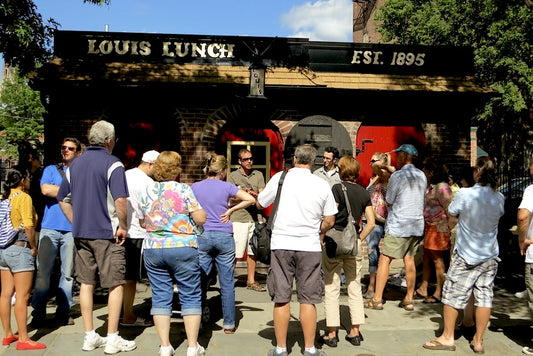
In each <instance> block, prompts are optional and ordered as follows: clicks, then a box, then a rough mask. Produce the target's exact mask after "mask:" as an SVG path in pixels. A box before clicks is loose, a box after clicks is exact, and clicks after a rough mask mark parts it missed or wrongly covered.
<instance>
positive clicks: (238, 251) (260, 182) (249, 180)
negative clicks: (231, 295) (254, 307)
mask: <svg viewBox="0 0 533 356" xmlns="http://www.w3.org/2000/svg"><path fill="white" fill-rule="evenodd" d="M239 164H240V165H241V166H240V167H239V168H238V169H236V170H235V171H233V172H231V173H230V175H229V176H228V182H230V183H233V184H235V185H236V186H238V187H240V188H241V189H244V190H245V191H246V193H248V194H251V195H252V196H253V197H254V198H256V199H257V195H258V194H259V193H261V191H263V189H264V188H265V178H264V177H263V173H261V172H260V171H258V170H254V169H252V166H253V164H254V161H253V156H252V152H250V151H249V150H247V149H244V148H243V149H242V150H240V151H239ZM231 203H232V204H237V203H238V202H234V201H232V202H231ZM231 221H232V223H233V238H234V239H235V257H236V258H242V257H243V256H244V251H245V250H247V252H248V257H247V259H246V263H247V265H248V280H247V282H246V286H247V288H248V289H251V290H254V291H257V292H265V291H266V288H265V287H264V286H262V285H261V284H259V283H258V282H257V281H256V280H255V267H256V263H257V257H255V256H254V254H253V252H252V250H251V248H250V246H249V244H248V242H249V241H250V237H252V233H253V232H254V227H255V222H263V221H264V218H263V215H262V214H261V211H260V210H258V209H257V208H256V206H255V204H254V205H251V206H249V207H248V208H246V209H241V210H237V211H235V212H234V213H233V214H231Z"/></svg>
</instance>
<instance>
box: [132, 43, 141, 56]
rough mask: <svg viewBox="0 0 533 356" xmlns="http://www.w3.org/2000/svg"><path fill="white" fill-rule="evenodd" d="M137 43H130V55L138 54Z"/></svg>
mask: <svg viewBox="0 0 533 356" xmlns="http://www.w3.org/2000/svg"><path fill="white" fill-rule="evenodd" d="M138 45H139V42H137V41H131V54H133V55H138V54H139V50H138V49H139V47H138Z"/></svg>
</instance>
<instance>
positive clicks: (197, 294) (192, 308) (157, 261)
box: [144, 247, 202, 315]
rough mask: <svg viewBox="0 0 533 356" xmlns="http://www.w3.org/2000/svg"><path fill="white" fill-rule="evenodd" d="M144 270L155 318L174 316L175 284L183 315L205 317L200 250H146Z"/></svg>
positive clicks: (181, 248) (187, 248)
mask: <svg viewBox="0 0 533 356" xmlns="http://www.w3.org/2000/svg"><path fill="white" fill-rule="evenodd" d="M144 266H145V267H146V272H147V274H148V279H149V280H150V286H151V287H152V309H151V311H150V313H151V314H152V315H172V298H173V297H174V281H175V282H176V284H177V286H178V291H179V294H178V296H179V300H180V304H181V315H201V314H202V288H201V282H200V278H201V269H200V259H199V257H198V250H197V249H196V248H193V247H174V248H148V249H145V250H144Z"/></svg>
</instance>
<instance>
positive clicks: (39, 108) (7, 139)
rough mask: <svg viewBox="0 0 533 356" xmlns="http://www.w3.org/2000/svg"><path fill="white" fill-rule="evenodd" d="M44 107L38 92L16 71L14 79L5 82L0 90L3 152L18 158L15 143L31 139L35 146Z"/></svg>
mask: <svg viewBox="0 0 533 356" xmlns="http://www.w3.org/2000/svg"><path fill="white" fill-rule="evenodd" d="M44 113H45V109H44V107H43V105H42V104H41V101H40V99H39V92H36V91H34V90H32V89H31V88H30V87H29V86H28V80H27V79H26V78H23V77H20V76H19V75H18V73H16V72H15V74H14V77H13V81H9V80H7V81H4V83H3V88H2V90H1V91H0V147H2V151H3V152H2V155H7V156H12V157H17V144H18V142H20V141H30V142H34V143H35V144H36V146H38V145H37V143H38V141H39V138H40V137H41V135H42V134H43V132H44V118H43V115H44Z"/></svg>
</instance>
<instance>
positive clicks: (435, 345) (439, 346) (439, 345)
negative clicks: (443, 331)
mask: <svg viewBox="0 0 533 356" xmlns="http://www.w3.org/2000/svg"><path fill="white" fill-rule="evenodd" d="M430 343H431V344H433V345H429V344H430ZM422 347H423V348H425V349H428V350H434V351H455V345H452V346H448V345H443V344H442V343H440V342H439V341H438V340H437V339H434V340H431V341H428V342H426V343H425V344H424V345H422Z"/></svg>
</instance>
